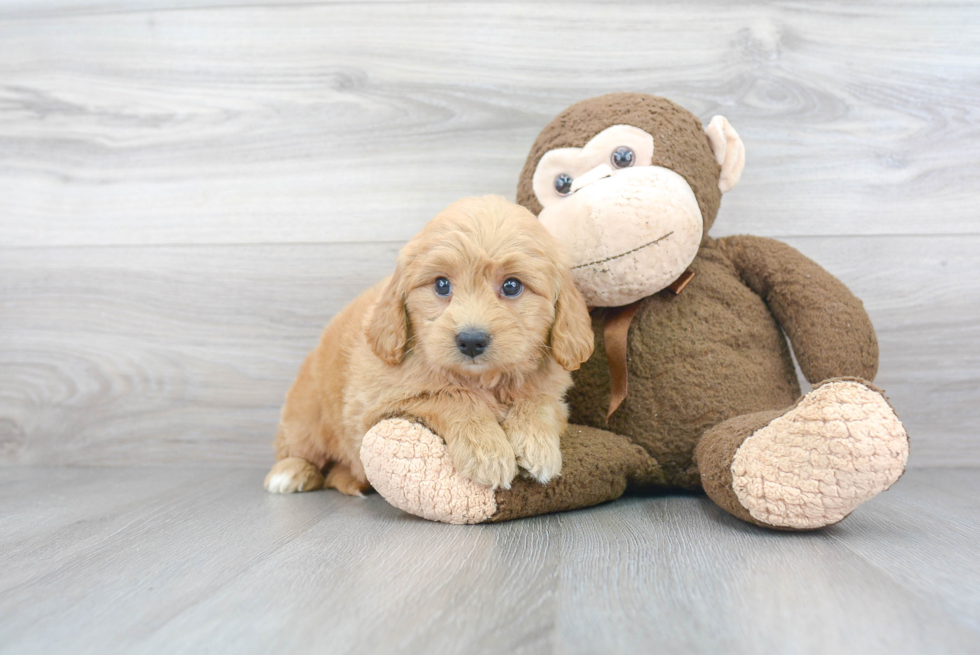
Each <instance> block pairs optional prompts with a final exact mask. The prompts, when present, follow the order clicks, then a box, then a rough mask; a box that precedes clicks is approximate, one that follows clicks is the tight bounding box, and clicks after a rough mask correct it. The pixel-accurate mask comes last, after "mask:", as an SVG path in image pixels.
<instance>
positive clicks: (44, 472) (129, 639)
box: [0, 467, 980, 655]
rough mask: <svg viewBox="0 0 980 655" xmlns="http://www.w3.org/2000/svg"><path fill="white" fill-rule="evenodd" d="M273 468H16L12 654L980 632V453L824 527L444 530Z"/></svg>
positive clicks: (534, 649)
mask: <svg viewBox="0 0 980 655" xmlns="http://www.w3.org/2000/svg"><path fill="white" fill-rule="evenodd" d="M263 473H264V471H262V470H258V469H224V470H214V469H210V468H204V467H158V468H154V469H146V468H142V469H140V468H124V467H121V468H114V469H99V468H63V469H44V468H27V467H24V468H19V469H14V470H10V471H9V475H5V476H4V477H3V479H2V481H0V517H16V518H15V521H14V522H13V523H10V522H6V521H5V524H4V529H3V530H2V532H0V538H2V539H3V548H0V652H4V653H7V652H9V653H18V654H22V655H29V654H33V653H51V652H61V651H71V652H73V653H80V654H86V653H100V654H103V653H123V652H125V653H159V652H167V653H200V652H236V653H246V654H247V653H269V652H276V653H287V652H288V653H296V654H297V655H302V654H304V653H323V652H328V653H337V654H342V653H362V654H365V655H366V654H372V653H460V654H463V653H465V654H467V655H468V654H471V653H475V654H491V653H528V654H538V653H542V654H543V653H631V652H665V653H718V652H725V653H732V654H733V655H740V654H742V653H746V654H748V653H752V654H754V653H760V652H779V653H815V654H816V653H829V652H833V653H841V654H842V655H848V654H850V653H855V654H856V653H861V654H862V655H863V654H866V653H889V654H893V655H901V654H911V653H928V654H930V655H932V654H935V653H968V652H976V650H977V649H980V566H978V564H977V560H976V557H975V550H976V547H975V543H976V541H975V538H974V539H973V540H972V541H969V538H970V537H971V536H972V537H975V536H976V534H977V532H978V530H980V514H978V512H977V509H976V506H975V504H972V503H968V502H965V499H967V498H975V497H976V495H977V494H978V493H980V476H978V475H977V474H976V472H975V471H967V470H931V471H930V470H920V471H913V472H910V473H909V474H907V476H906V477H905V478H903V479H902V480H901V481H900V482H899V483H898V484H897V485H896V486H895V487H894V488H893V489H892V490H890V491H889V492H887V493H886V494H884V495H882V496H880V497H879V498H877V499H875V500H873V501H872V502H871V503H869V504H868V505H865V506H864V507H862V508H859V509H858V511H857V512H856V513H855V515H854V516H852V517H851V518H849V519H847V520H846V521H844V522H843V523H841V524H839V525H837V526H833V527H830V528H828V529H825V530H821V531H818V532H813V533H779V532H771V531H766V530H762V529H759V528H755V527H753V526H749V525H746V524H743V523H740V522H738V521H737V520H735V519H733V518H732V517H730V516H728V515H727V514H724V513H723V512H722V511H721V510H719V509H718V508H717V507H715V506H714V505H713V504H712V503H711V502H710V501H709V500H708V499H707V498H705V497H703V496H667V497H651V498H631V499H624V500H620V501H617V502H616V503H612V504H609V505H605V506H601V507H597V508H593V509H589V510H583V511H577V512H568V513H565V514H561V515H552V516H545V517H537V518H534V519H529V520H522V521H516V522H510V523H504V524H498V525H488V526H447V525H442V524H436V523H430V522H426V521H422V520H420V519H416V518H414V517H410V516H408V515H405V514H402V513H400V512H398V510H395V509H394V508H392V507H391V506H389V505H388V504H387V503H385V502H384V501H383V500H382V499H381V498H380V497H378V496H377V495H373V496H370V497H369V498H367V499H353V498H348V497H342V496H341V495H340V494H338V493H336V492H334V491H325V492H314V493H309V494H299V495H296V496H291V497H283V496H273V495H270V494H267V493H265V492H264V491H262V489H261V479H262V476H263ZM23 517H31V519H32V520H30V521H28V520H21V519H22V518H23Z"/></svg>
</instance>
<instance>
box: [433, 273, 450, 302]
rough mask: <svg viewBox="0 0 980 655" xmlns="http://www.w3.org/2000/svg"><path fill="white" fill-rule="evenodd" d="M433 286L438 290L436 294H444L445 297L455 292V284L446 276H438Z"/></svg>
mask: <svg viewBox="0 0 980 655" xmlns="http://www.w3.org/2000/svg"><path fill="white" fill-rule="evenodd" d="M433 287H434V288H435V290H436V295H437V296H442V297H443V298H445V297H447V296H448V295H449V294H451V293H452V292H453V285H452V284H451V283H450V282H449V280H447V279H446V278H444V277H437V278H436V282H435V284H434V285H433Z"/></svg>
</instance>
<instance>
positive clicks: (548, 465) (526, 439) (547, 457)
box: [503, 401, 566, 484]
mask: <svg viewBox="0 0 980 655" xmlns="http://www.w3.org/2000/svg"><path fill="white" fill-rule="evenodd" d="M565 417H566V414H565V407H564V405H562V404H561V403H558V402H553V401H551V402H542V403H524V404H520V405H515V406H514V407H513V408H512V410H511V412H510V414H509V415H508V416H507V418H506V419H504V423H503V428H504V432H506V433H507V438H508V439H509V440H510V443H511V444H512V445H513V446H514V452H515V453H517V463H518V465H520V467H521V468H522V469H524V470H526V471H527V472H528V473H529V474H530V476H531V477H532V478H534V479H535V480H537V481H538V482H540V483H541V484H548V483H549V482H550V481H551V480H552V479H553V478H555V477H557V476H558V475H560V474H561V445H560V444H561V434H562V432H564V431H565V425H566V424H565Z"/></svg>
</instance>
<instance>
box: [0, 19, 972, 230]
mask: <svg viewBox="0 0 980 655" xmlns="http://www.w3.org/2000/svg"><path fill="white" fill-rule="evenodd" d="M195 4H196V3H195ZM977 24H980V6H976V5H971V4H963V3H949V4H938V3H931V2H930V3H905V4H894V3H858V4H855V3H852V2H832V3H803V4H788V3H770V2H762V3H737V4H732V3H719V2H697V3H692V2H666V3H655V4H653V3H636V2H631V3H607V2H603V3H594V4H592V3H564V2H562V3H554V2H541V3H524V2H521V3H485V2H476V1H467V2H452V3H446V2H436V3H426V2H405V3H351V2H347V3H308V2H301V3H289V4H278V3H271V2H270V3H256V2H247V3H240V2H235V3H233V4H228V3H224V2H212V3H207V4H205V5H204V6H203V7H192V6H191V3H187V2H176V1H175V2H165V1H162V0H160V1H156V0H154V1H137V2H132V3H127V2H118V1H112V2H108V1H107V2H82V3H65V2H49V1H42V2H30V3H28V2H23V1H21V0H18V1H9V0H8V1H6V2H3V3H0V80H2V83H0V195H2V196H3V198H4V202H3V204H2V206H0V244H6V245H16V246H47V245H78V244H91V245H107V244H130V245H135V244H151V243H152V244H182V243H273V242H274V243H288V242H303V243H305V242H336V241H361V240H378V239H380V240H404V239H407V238H408V237H409V236H410V235H411V234H413V233H414V232H415V231H417V229H418V228H419V227H421V225H422V224H423V223H424V222H425V221H426V220H427V219H428V218H429V217H430V216H432V215H433V213H434V212H435V211H437V210H438V209H440V208H441V207H443V206H445V205H446V204H448V203H449V202H451V201H452V200H455V199H456V198H458V197H461V196H466V195H474V194H479V193H498V194H502V195H504V196H506V197H513V194H514V189H515V186H516V178H517V174H518V172H519V170H520V167H521V164H522V163H523V160H524V157H525V155H526V152H527V149H528V148H529V146H530V144H531V142H532V141H533V139H534V136H535V135H536V133H537V132H538V130H539V129H540V128H541V127H542V126H543V125H544V124H545V123H546V122H547V121H548V120H549V119H550V118H551V117H552V116H553V115H554V114H555V113H557V112H558V111H560V110H561V109H563V108H564V107H565V106H567V105H568V104H570V103H571V102H574V101H577V100H580V99H583V98H587V97H589V96H592V95H596V94H599V93H603V92H608V91H617V90H639V91H649V92H656V93H660V94H663V95H666V96H668V97H671V98H673V99H675V100H676V101H678V102H680V103H681V104H683V105H685V106H687V107H689V108H690V109H691V110H692V111H694V112H695V113H697V114H698V115H700V116H702V117H703V118H705V119H707V118H710V117H711V116H712V115H713V114H715V113H723V114H725V115H726V116H727V117H728V118H729V119H731V121H732V122H733V124H734V125H735V126H736V128H737V129H738V130H739V131H740V133H741V135H742V136H743V138H744V140H745V142H746V144H747V151H748V161H749V165H748V168H747V169H746V171H745V174H744V176H743V179H742V184H741V186H740V187H739V188H738V189H737V190H736V191H734V192H733V193H732V194H731V195H730V196H729V198H727V199H726V201H725V203H724V206H723V208H722V215H721V218H720V220H719V222H718V233H719V235H721V234H722V233H737V232H749V233H755V234H760V235H783V236H793V235H828V234H832V235H837V234H937V233H938V234H977V221H976V211H975V198H976V192H977V187H976V183H975V180H976V179H977V177H978V174H980V128H978V121H977V110H976V108H977V107H978V106H980V67H978V66H977V62H978V60H980V39H977V38H976V30H971V29H969V28H968V26H971V25H972V26H975V25H977Z"/></svg>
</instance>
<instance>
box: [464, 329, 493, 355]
mask: <svg viewBox="0 0 980 655" xmlns="http://www.w3.org/2000/svg"><path fill="white" fill-rule="evenodd" d="M488 345H490V335H489V334H487V333H486V332H484V331H483V330H464V331H463V332H460V333H459V334H457V335H456V346H457V347H458V348H459V351H460V352H461V353H463V354H464V355H466V356H467V357H476V356H477V355H481V354H483V351H484V350H486V349H487V346H488Z"/></svg>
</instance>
